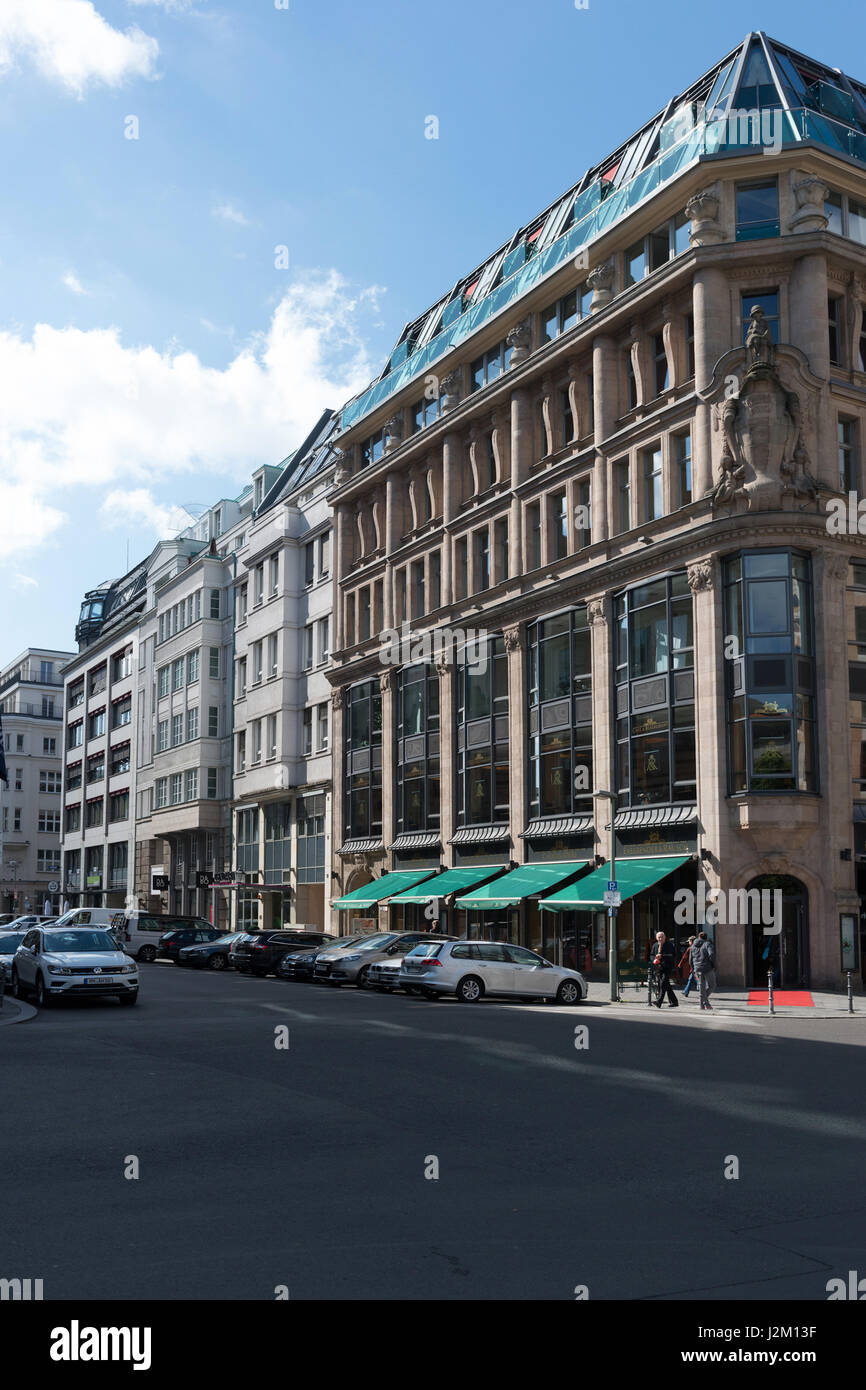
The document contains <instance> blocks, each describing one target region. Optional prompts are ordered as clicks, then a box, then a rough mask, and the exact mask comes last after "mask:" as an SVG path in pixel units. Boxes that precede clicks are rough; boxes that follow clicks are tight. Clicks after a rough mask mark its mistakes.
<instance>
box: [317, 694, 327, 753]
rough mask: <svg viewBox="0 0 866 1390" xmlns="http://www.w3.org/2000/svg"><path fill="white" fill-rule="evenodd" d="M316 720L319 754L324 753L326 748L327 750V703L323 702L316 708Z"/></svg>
mask: <svg viewBox="0 0 866 1390" xmlns="http://www.w3.org/2000/svg"><path fill="white" fill-rule="evenodd" d="M317 718H318V739H319V752H320V753H325V752H327V748H328V704H327V701H323V702H322V704H320V705H319V706H318V707H317Z"/></svg>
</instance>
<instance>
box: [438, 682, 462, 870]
mask: <svg viewBox="0 0 866 1390" xmlns="http://www.w3.org/2000/svg"><path fill="white" fill-rule="evenodd" d="M436 670H437V671H438V672H439V778H440V781H439V815H440V820H439V826H440V833H441V836H442V862H443V863H447V864H453V862H454V850H453V846H451V845H449V843H448V841H449V840H450V839H451V836H452V835H453V834H454V830H455V825H456V821H455V801H456V794H457V787H456V777H457V741H456V738H455V732H454V695H455V691H454V684H455V678H454V666H453V665H452V664H451V663H450V662H447V661H443V662H441V663H440V664H439V665H438V666H437V667H436Z"/></svg>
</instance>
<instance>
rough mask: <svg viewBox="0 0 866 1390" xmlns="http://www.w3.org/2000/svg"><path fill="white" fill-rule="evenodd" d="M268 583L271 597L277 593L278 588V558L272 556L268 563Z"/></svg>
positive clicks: (277, 556)
mask: <svg viewBox="0 0 866 1390" xmlns="http://www.w3.org/2000/svg"><path fill="white" fill-rule="evenodd" d="M268 582H269V584H270V588H271V597H272V598H273V596H274V594H276V593H278V592H279V588H280V557H279V555H272V556H271V558H270V560H269V561H268Z"/></svg>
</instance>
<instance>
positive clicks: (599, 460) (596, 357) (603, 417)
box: [592, 335, 619, 543]
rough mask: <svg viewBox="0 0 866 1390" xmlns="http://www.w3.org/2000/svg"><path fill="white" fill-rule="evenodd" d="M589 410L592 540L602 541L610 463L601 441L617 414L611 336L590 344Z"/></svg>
mask: <svg viewBox="0 0 866 1390" xmlns="http://www.w3.org/2000/svg"><path fill="white" fill-rule="evenodd" d="M592 397H593V400H592V410H593V419H594V421H595V463H594V465H593V470H592V539H593V543H595V542H596V541H606V540H607V539H608V536H609V535H610V530H609V527H608V520H607V514H608V489H609V486H610V479H609V473H610V466H609V463H608V460H607V458H606V456H605V452H604V441H605V440H606V439H607V438H608V437H609V436H610V435H611V434H613V432H614V428H615V425H616V419H617V416H618V414H619V373H618V371H617V348H616V343H615V342H614V340H613V338H609V337H607V336H606V335H600V336H599V337H598V338H596V339H595V340H594V341H593V344H592Z"/></svg>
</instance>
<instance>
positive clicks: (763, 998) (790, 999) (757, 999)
mask: <svg viewBox="0 0 866 1390" xmlns="http://www.w3.org/2000/svg"><path fill="white" fill-rule="evenodd" d="M748 1002H749V1003H750V1004H763V1005H764V1006H765V1007H766V1005H767V1004H769V1002H770V992H769V990H766V989H752V990H749V999H748ZM773 1003H774V1004H778V1005H779V1006H780V1007H781V1008H783V1009H785V1008H789V1009H792V1008H798V1009H814V1007H815V1001H814V999H813V998H812V996H811V994H810V993H809V991H808V990H807V989H774V990H773Z"/></svg>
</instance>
